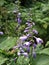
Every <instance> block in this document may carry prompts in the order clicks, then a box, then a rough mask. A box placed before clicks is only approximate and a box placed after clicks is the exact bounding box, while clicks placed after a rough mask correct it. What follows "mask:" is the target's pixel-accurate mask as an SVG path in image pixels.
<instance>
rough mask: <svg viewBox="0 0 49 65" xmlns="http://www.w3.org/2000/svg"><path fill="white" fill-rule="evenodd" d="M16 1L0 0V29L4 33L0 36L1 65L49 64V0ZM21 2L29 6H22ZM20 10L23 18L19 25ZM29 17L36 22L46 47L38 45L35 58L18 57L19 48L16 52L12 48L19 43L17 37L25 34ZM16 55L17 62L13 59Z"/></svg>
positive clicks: (35, 27)
mask: <svg viewBox="0 0 49 65" xmlns="http://www.w3.org/2000/svg"><path fill="white" fill-rule="evenodd" d="M15 1H16V0H0V31H3V33H4V35H3V36H0V65H49V0H29V1H28V0H18V1H17V2H16V3H15ZM19 1H20V2H19ZM32 2H33V3H32ZM19 4H21V5H23V6H28V8H25V7H23V8H21V7H20V6H19ZM30 4H31V7H29V6H30ZM14 11H16V13H14ZM18 12H21V19H22V23H21V24H20V26H19V27H18V23H17V21H15V19H17V14H18ZM28 19H31V21H33V22H35V24H36V26H34V29H37V30H38V32H39V36H40V37H41V38H42V39H43V40H44V43H43V45H45V44H46V45H45V47H46V48H44V49H43V46H40V45H38V46H37V48H36V50H35V51H36V53H37V57H36V58H35V59H34V58H33V57H32V56H30V57H29V58H26V57H24V56H20V57H18V56H17V53H16V51H17V50H14V51H15V52H14V51H13V49H12V48H13V46H15V44H16V43H17V42H16V41H17V38H19V36H20V35H22V34H23V31H24V28H25V26H26V25H25V22H26V21H27V20H28ZM17 27H18V30H17ZM37 37H38V36H37ZM19 42H20V41H19ZM12 54H13V55H12ZM15 57H17V59H16V62H15V61H14V60H13V59H14V58H15Z"/></svg>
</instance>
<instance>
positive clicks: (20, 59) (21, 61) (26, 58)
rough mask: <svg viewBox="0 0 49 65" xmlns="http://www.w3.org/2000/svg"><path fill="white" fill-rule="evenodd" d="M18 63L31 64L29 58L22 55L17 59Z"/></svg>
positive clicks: (19, 64) (21, 64) (20, 64)
mask: <svg viewBox="0 0 49 65" xmlns="http://www.w3.org/2000/svg"><path fill="white" fill-rule="evenodd" d="M17 65H29V58H28V57H24V56H20V57H19V58H18V60H17Z"/></svg>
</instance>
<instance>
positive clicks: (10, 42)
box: [0, 37, 16, 50]
mask: <svg viewBox="0 0 49 65" xmlns="http://www.w3.org/2000/svg"><path fill="white" fill-rule="evenodd" d="M2 39H3V38H2ZM0 42H1V43H0V49H1V50H9V49H10V48H12V47H13V46H14V45H15V44H16V38H15V37H4V40H2V41H0Z"/></svg>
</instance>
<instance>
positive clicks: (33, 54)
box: [32, 47, 36, 58]
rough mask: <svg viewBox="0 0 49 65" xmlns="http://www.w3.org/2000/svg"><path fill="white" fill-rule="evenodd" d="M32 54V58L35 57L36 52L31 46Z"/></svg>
mask: <svg viewBox="0 0 49 65" xmlns="http://www.w3.org/2000/svg"><path fill="white" fill-rule="evenodd" d="M32 56H33V58H36V52H35V49H34V47H33V52H32Z"/></svg>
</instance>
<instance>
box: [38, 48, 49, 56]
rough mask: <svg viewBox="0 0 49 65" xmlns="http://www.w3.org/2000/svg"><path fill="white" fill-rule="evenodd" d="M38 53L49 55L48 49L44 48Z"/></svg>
mask: <svg viewBox="0 0 49 65" xmlns="http://www.w3.org/2000/svg"><path fill="white" fill-rule="evenodd" d="M39 53H40V54H47V55H49V48H45V49H43V50H41V51H40V52H39Z"/></svg>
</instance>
